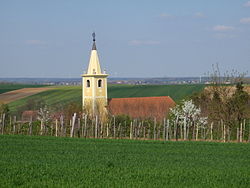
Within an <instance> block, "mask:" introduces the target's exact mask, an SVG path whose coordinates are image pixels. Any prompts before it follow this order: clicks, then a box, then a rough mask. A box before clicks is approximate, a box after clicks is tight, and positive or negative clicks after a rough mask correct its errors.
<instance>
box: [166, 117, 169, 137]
mask: <svg viewBox="0 0 250 188" xmlns="http://www.w3.org/2000/svg"><path fill="white" fill-rule="evenodd" d="M168 134H169V119H168V120H167V132H166V141H168V140H169V138H168Z"/></svg>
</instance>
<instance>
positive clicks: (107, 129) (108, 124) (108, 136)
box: [107, 123, 109, 138]
mask: <svg viewBox="0 0 250 188" xmlns="http://www.w3.org/2000/svg"><path fill="white" fill-rule="evenodd" d="M108 137H109V124H108V123H107V138H108Z"/></svg>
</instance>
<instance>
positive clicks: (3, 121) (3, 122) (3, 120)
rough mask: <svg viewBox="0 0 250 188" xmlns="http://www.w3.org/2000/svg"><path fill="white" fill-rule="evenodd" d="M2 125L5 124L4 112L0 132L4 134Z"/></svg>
mask: <svg viewBox="0 0 250 188" xmlns="http://www.w3.org/2000/svg"><path fill="white" fill-rule="evenodd" d="M4 126H5V113H4V114H3V119H2V134H4Z"/></svg>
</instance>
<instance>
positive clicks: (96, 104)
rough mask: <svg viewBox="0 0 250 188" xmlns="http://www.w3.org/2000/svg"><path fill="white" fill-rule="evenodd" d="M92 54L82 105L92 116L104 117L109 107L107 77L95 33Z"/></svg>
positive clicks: (83, 84)
mask: <svg viewBox="0 0 250 188" xmlns="http://www.w3.org/2000/svg"><path fill="white" fill-rule="evenodd" d="M92 36H93V45H92V50H91V54H90V60H89V66H88V70H87V72H86V73H84V74H83V75H82V105H83V109H84V110H85V111H86V112H87V113H88V114H89V115H91V116H94V115H99V116H102V117H104V115H105V114H106V112H107V110H106V106H107V102H108V101H107V77H108V74H106V73H105V71H102V69H101V66H100V63H99V58H98V54H97V49H96V43H95V33H93V34H92Z"/></svg>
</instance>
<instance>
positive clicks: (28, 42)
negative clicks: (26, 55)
mask: <svg viewBox="0 0 250 188" xmlns="http://www.w3.org/2000/svg"><path fill="white" fill-rule="evenodd" d="M25 43H26V44H28V45H37V46H41V45H46V44H47V42H45V41H42V40H26V41H25Z"/></svg>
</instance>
